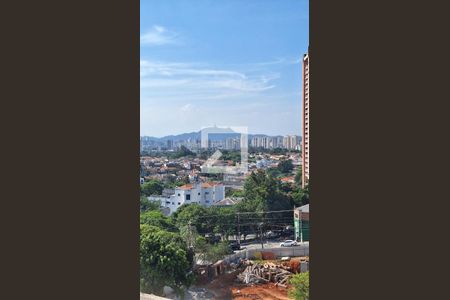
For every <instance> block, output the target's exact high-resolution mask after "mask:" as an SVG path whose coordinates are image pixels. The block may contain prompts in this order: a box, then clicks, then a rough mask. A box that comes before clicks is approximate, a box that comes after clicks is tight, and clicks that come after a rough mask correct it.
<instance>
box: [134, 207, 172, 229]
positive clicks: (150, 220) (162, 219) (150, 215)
mask: <svg viewBox="0 0 450 300" xmlns="http://www.w3.org/2000/svg"><path fill="white" fill-rule="evenodd" d="M140 223H141V224H147V225H152V226H156V227H159V228H161V229H164V230H167V231H174V232H175V231H177V228H176V227H175V225H174V224H173V223H172V220H171V219H170V218H168V217H166V216H164V215H163V213H162V212H161V211H159V210H149V211H145V212H143V213H141V214H140Z"/></svg>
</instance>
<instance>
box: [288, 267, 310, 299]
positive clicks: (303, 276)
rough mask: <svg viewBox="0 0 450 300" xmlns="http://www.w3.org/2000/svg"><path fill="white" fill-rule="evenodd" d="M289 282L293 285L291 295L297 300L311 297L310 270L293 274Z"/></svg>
mask: <svg viewBox="0 0 450 300" xmlns="http://www.w3.org/2000/svg"><path fill="white" fill-rule="evenodd" d="M289 283H290V284H292V285H293V289H292V290H290V291H289V296H290V297H292V298H294V299H295V300H308V299H309V272H304V273H298V274H295V275H293V276H292V278H291V279H290V280H289Z"/></svg>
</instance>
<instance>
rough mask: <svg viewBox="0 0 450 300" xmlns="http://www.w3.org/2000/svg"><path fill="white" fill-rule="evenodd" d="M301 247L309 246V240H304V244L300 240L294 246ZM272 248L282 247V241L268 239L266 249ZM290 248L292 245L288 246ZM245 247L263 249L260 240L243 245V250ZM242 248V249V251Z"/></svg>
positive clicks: (265, 244)
mask: <svg viewBox="0 0 450 300" xmlns="http://www.w3.org/2000/svg"><path fill="white" fill-rule="evenodd" d="M293 247H296V248H300V249H305V248H309V242H303V243H302V244H301V243H300V242H299V243H298V245H297V246H293ZM271 248H280V242H279V241H268V242H266V243H264V249H271ZM286 248H290V247H286ZM245 249H261V243H260V242H252V243H251V244H249V245H242V250H245ZM242 250H240V251H242Z"/></svg>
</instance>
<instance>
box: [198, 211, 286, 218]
mask: <svg viewBox="0 0 450 300" xmlns="http://www.w3.org/2000/svg"><path fill="white" fill-rule="evenodd" d="M293 211H294V209H286V210H268V211H253V212H251V211H249V212H233V213H226V214H216V215H209V216H198V217H196V218H210V217H214V216H228V215H236V214H238V213H239V214H241V215H244V214H271V213H278V212H293Z"/></svg>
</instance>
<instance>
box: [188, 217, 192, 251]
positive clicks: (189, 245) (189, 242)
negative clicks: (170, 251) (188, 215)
mask: <svg viewBox="0 0 450 300" xmlns="http://www.w3.org/2000/svg"><path fill="white" fill-rule="evenodd" d="M191 239H192V229H191V220H189V222H188V248H191V246H192V243H191Z"/></svg>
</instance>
